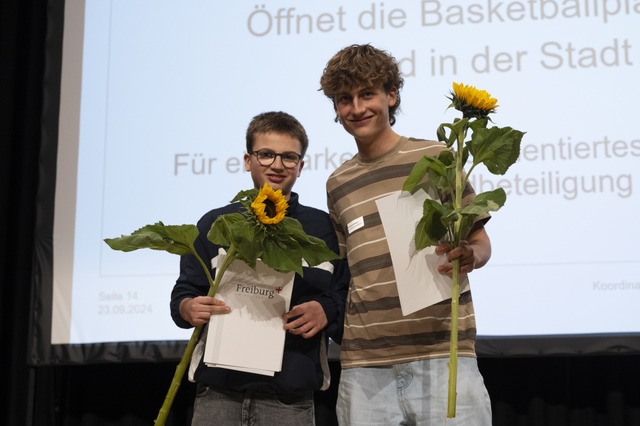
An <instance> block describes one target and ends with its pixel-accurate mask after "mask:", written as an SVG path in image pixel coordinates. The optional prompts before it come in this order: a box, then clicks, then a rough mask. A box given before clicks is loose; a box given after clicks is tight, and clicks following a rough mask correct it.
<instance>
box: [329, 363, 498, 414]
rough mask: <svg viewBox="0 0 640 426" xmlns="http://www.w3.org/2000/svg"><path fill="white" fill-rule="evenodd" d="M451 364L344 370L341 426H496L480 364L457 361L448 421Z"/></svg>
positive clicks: (340, 398) (402, 365) (340, 396)
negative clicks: (453, 409) (454, 398)
mask: <svg viewBox="0 0 640 426" xmlns="http://www.w3.org/2000/svg"><path fill="white" fill-rule="evenodd" d="M448 363H449V359H448V358H444V359H427V360H422V361H413V362H409V363H406V364H397V365H393V366H388V367H366V368H347V369H343V370H342V373H341V376H340V387H339V389H338V405H337V411H338V422H339V423H340V425H343V426H375V425H380V426H383V425H384V426H389V425H402V426H414V425H415V426H418V425H420V426H435V425H438V426H440V425H447V426H451V425H458V426H459V425H469V426H490V425H491V401H490V399H489V393H488V392H487V389H486V387H485V386H484V380H483V379H482V376H481V375H480V371H479V370H478V363H477V361H476V359H475V358H458V380H457V401H456V402H457V404H456V416H455V418H451V419H448V418H446V417H447V393H448V382H449V367H448Z"/></svg>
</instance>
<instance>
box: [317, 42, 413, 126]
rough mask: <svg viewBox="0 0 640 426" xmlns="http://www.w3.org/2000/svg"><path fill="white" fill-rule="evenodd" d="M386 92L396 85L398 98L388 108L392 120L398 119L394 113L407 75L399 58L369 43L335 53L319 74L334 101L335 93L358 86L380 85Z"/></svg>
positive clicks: (392, 123) (392, 121) (326, 92)
mask: <svg viewBox="0 0 640 426" xmlns="http://www.w3.org/2000/svg"><path fill="white" fill-rule="evenodd" d="M380 85H382V87H383V88H384V90H385V92H386V93H389V92H391V89H393V88H394V87H395V88H396V91H397V100H396V103H395V105H394V106H392V107H390V108H389V123H390V124H391V125H392V126H393V125H394V124H395V122H396V118H395V114H396V112H397V111H398V108H399V107H400V89H402V86H403V85H404V79H403V78H402V76H401V75H400V69H399V67H398V62H397V61H396V59H395V58H394V57H393V56H391V55H390V54H389V53H387V52H385V51H384V50H380V49H377V48H375V47H373V46H371V45H370V44H353V45H351V46H347V47H345V48H343V49H342V50H340V51H339V52H338V53H336V54H335V55H334V56H333V57H332V58H331V59H330V60H329V62H327V66H326V67H325V69H324V71H323V72H322V77H321V78H320V90H322V92H323V93H324V94H325V96H327V97H328V98H329V99H331V101H332V102H333V105H334V108H335V100H336V97H337V96H338V95H340V94H342V93H344V92H348V91H351V90H353V89H354V88H357V87H362V86H364V87H378V86H380Z"/></svg>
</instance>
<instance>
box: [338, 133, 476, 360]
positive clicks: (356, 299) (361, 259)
mask: <svg viewBox="0 0 640 426" xmlns="http://www.w3.org/2000/svg"><path fill="white" fill-rule="evenodd" d="M444 149H446V146H445V145H444V144H442V143H439V142H435V141H424V140H416V139H408V138H406V137H402V138H401V139H400V140H399V142H398V143H397V144H396V146H395V147H394V149H393V150H391V151H390V152H388V153H386V154H384V155H383V156H381V157H379V158H376V159H375V160H372V161H364V160H362V159H360V158H359V157H358V156H355V157H354V158H352V159H351V160H349V161H347V162H345V163H344V164H342V165H341V166H340V167H339V168H338V169H336V171H335V172H333V173H332V174H331V176H330V177H329V179H328V181H327V197H328V208H329V214H330V215H331V219H332V221H333V222H334V225H335V227H336V229H337V233H338V240H339V244H340V251H341V254H342V256H343V257H347V258H348V260H349V268H350V270H351V283H350V288H349V296H348V298H347V309H346V314H345V329H344V336H343V339H342V344H341V363H342V367H344V368H350V367H366V366H382V365H391V364H397V363H403V362H410V361H415V360H419V359H426V358H443V357H447V356H448V354H449V333H450V331H449V329H450V322H451V299H449V300H445V301H443V302H440V303H438V304H436V305H433V306H429V307H427V308H424V309H421V310H419V311H417V312H414V313H412V314H410V315H407V316H404V315H403V314H402V311H401V307H400V299H399V296H398V289H397V286H396V281H395V275H394V272H393V267H392V264H391V255H390V253H389V247H388V245H387V240H386V236H385V233H384V229H383V226H382V223H381V220H380V215H379V213H378V209H377V206H376V202H375V201H376V200H377V199H379V198H381V197H384V196H386V195H389V194H391V193H393V192H396V191H398V190H400V189H401V188H402V185H403V183H404V181H405V180H406V178H407V176H408V174H409V173H410V172H411V170H412V169H413V166H414V165H415V163H416V162H417V161H418V160H419V159H420V158H422V157H423V156H425V155H431V156H436V155H438V153H439V152H441V151H442V150H444ZM465 192H466V193H465V194H464V199H463V203H464V202H468V201H469V200H470V199H472V198H473V197H474V196H475V194H473V191H472V190H471V188H470V187H469V188H468V190H467V191H465ZM349 226H351V232H349ZM461 287H462V286H461ZM458 318H459V319H458V321H459V322H458V330H459V335H458V336H459V337H458V339H459V340H458V355H459V356H461V357H474V356H475V338H476V323H475V315H474V310H473V303H472V300H471V292H470V291H467V292H465V293H463V294H462V295H461V297H460V302H459V310H458Z"/></svg>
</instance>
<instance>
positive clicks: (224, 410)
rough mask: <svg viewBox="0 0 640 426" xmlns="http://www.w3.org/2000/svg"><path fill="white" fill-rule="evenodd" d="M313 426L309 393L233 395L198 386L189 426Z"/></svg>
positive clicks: (310, 393) (234, 393)
mask: <svg viewBox="0 0 640 426" xmlns="http://www.w3.org/2000/svg"><path fill="white" fill-rule="evenodd" d="M276 424H277V425H282V426H300V425H314V424H315V420H314V410H313V392H310V391H309V392H294V393H270V392H249V391H247V392H236V391H229V390H224V389H214V388H211V387H208V386H203V385H200V384H199V385H198V389H197V394H196V400H195V403H194V405H193V419H192V421H191V425H192V426H204V425H234V426H236V425H242V426H273V425H276Z"/></svg>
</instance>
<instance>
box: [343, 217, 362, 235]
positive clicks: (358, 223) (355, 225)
mask: <svg viewBox="0 0 640 426" xmlns="http://www.w3.org/2000/svg"><path fill="white" fill-rule="evenodd" d="M363 226H364V218H363V217H362V216H360V217H359V218H357V219H353V220H352V221H351V222H349V223H348V224H347V230H348V231H349V234H353V233H354V232H355V231H357V230H358V229H360V228H362V227H363Z"/></svg>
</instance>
